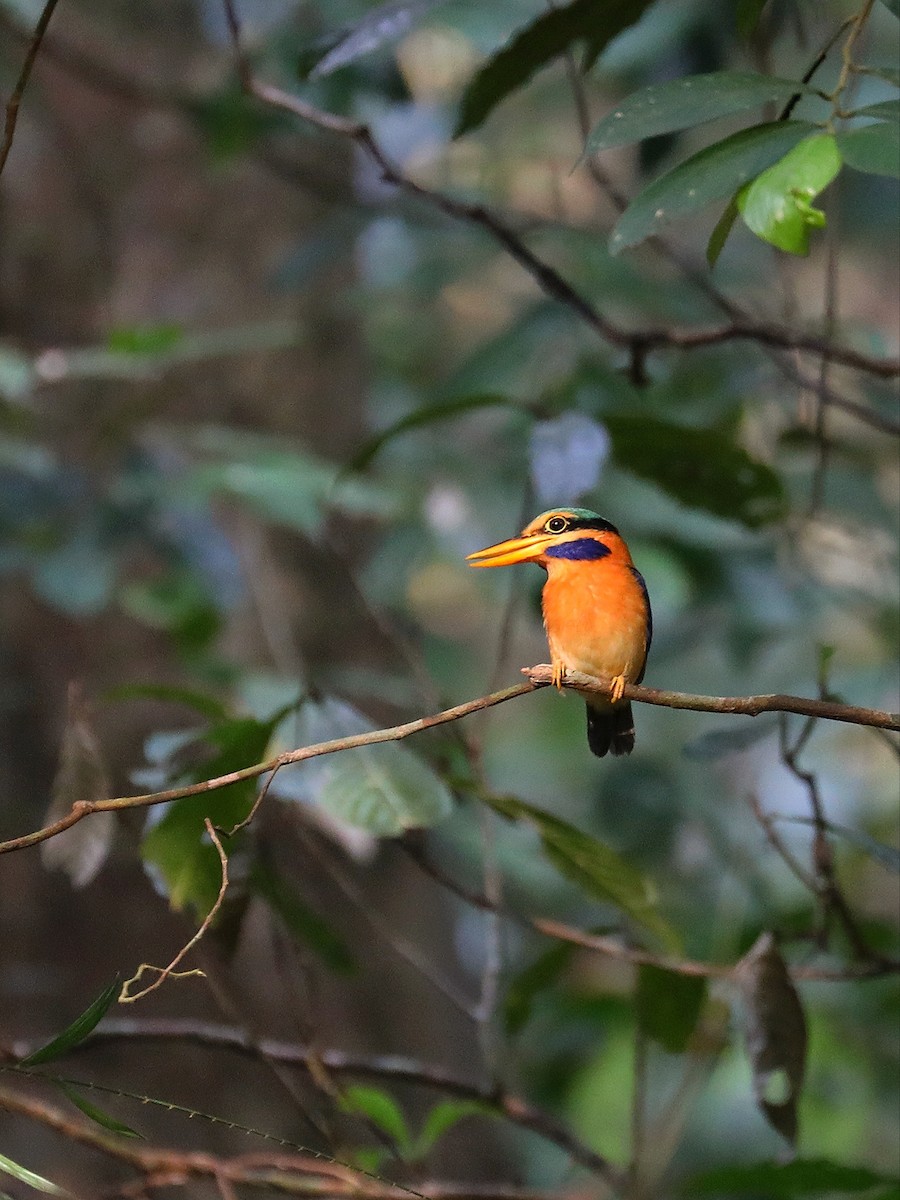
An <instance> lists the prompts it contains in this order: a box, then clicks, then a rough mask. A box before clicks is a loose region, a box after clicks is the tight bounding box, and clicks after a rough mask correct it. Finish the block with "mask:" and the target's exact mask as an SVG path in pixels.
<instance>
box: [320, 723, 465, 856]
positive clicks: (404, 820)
mask: <svg viewBox="0 0 900 1200" xmlns="http://www.w3.org/2000/svg"><path fill="white" fill-rule="evenodd" d="M318 803H319V804H320V805H321V806H322V808H324V809H326V810H327V811H328V812H330V813H331V814H332V816H335V817H338V818H340V819H341V820H342V821H346V822H347V823H348V824H349V825H356V826H358V827H359V828H360V829H365V830H367V831H368V832H369V833H372V834H374V835H375V836H376V837H398V836H399V835H400V834H401V833H404V832H405V831H406V830H407V829H428V828H430V827H431V826H432V825H437V824H438V822H439V821H443V820H444V819H445V818H446V817H448V816H449V815H450V813H451V812H452V810H453V800H452V798H451V796H450V792H449V791H448V790H447V787H446V785H445V784H444V782H443V781H442V780H441V779H440V778H439V777H438V776H437V775H436V774H435V773H434V771H432V769H431V768H430V767H429V766H428V765H427V763H425V762H424V761H423V760H422V759H421V758H419V757H418V755H416V754H415V753H414V752H413V751H411V750H407V749H406V747H405V746H400V745H398V744H397V743H396V742H385V743H383V744H381V745H376V746H360V747H358V748H357V749H355V750H344V751H342V752H341V753H340V754H336V755H332V756H330V762H329V764H328V767H327V769H326V771H325V773H324V775H323V778H322V782H321V788H320V790H319V793H318Z"/></svg>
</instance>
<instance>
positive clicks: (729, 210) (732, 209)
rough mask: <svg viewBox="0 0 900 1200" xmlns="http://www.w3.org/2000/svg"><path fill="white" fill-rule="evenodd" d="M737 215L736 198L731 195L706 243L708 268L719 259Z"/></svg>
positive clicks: (738, 214)
mask: <svg viewBox="0 0 900 1200" xmlns="http://www.w3.org/2000/svg"><path fill="white" fill-rule="evenodd" d="M739 216H740V213H739V212H738V206H737V199H736V197H734V196H732V198H731V199H730V200H729V201H728V204H727V205H726V206H725V209H724V211H723V212H722V215H721V217H719V219H718V221H716V224H715V228H714V229H713V231H712V233H711V234H710V235H709V241H708V242H707V243H706V261H707V263H709V266H710V269H712V268H713V267H714V266H715V265H716V263H717V262H718V261H719V255H720V254H721V253H722V251H723V250H724V249H725V243H726V242H727V241H728V235H729V234H730V233H731V231H732V229H733V228H734V223H735V221H736V220H737V219H738V217H739Z"/></svg>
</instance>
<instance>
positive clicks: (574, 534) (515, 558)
mask: <svg viewBox="0 0 900 1200" xmlns="http://www.w3.org/2000/svg"><path fill="white" fill-rule="evenodd" d="M467 561H468V562H469V563H471V565H472V566H473V567H505V566H508V565H509V564H511V563H520V562H533V563H537V564H538V566H539V567H542V568H543V569H544V570H545V571H546V572H547V581H546V583H545V584H544V588H543V592H542V595H541V604H542V608H543V613H544V629H545V630H546V632H547V641H548V643H549V645H550V661H551V664H552V667H553V682H554V684H555V685H556V686H557V687H558V688H561V687H562V685H563V680H564V679H565V675H566V671H568V670H572V671H583V672H584V674H586V675H594V676H600V677H601V678H605V679H609V680H611V688H610V694H609V696H608V697H606V696H594V695H592V696H591V697H590V698H589V699H588V700H587V737H588V745H589V746H590V748H591V750H592V751H593V752H594V754H596V755H597V756H598V758H603V756H604V755H605V754H607V753H609V752H610V751H612V753H613V754H615V755H619V754H630V753H631V751H632V750H633V749H634V717H633V716H632V712H631V705H630V704H629V702H628V701H627V700H623V699H622V693H623V692H624V690H625V684H626V683H640V682H641V680H642V679H643V678H644V668H645V666H646V663H647V651H648V650H649V649H650V640H651V638H652V636H653V618H652V615H651V612H650V597H649V596H648V594H647V585H646V583H645V582H644V578H643V576H642V575H641V573H640V571H638V569H637V567H636V566H635V565H634V563H633V562H632V561H631V554H630V553H629V551H628V547H627V546H626V545H625V542H624V540H623V538H622V536H621V534H620V533H619V531H618V529H616V527H615V525H612V524H610V522H609V521H606V520H604V518H603V517H601V516H600V515H599V514H598V513H595V512H592V511H591V510H590V509H589V508H554V509H551V510H550V511H549V512H545V513H541V515H540V516H539V517H535V519H534V520H533V521H531V522H530V523H529V524H528V525H526V526H525V528H524V529H523V530H522V532H521V534H520V535H519V536H518V537H514V538H510V539H508V540H507V541H505V542H498V543H497V544H496V545H494V546H488V547H487V548H486V549H485V550H478V551H476V553H474V554H470V555H468V559H467Z"/></svg>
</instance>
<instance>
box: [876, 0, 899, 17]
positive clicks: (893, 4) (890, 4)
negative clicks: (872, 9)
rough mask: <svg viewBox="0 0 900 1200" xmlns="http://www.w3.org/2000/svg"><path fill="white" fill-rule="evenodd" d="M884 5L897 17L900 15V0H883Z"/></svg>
mask: <svg viewBox="0 0 900 1200" xmlns="http://www.w3.org/2000/svg"><path fill="white" fill-rule="evenodd" d="M881 3H882V4H883V5H884V7H885V8H886V9H887V10H888V12H891V13H893V14H894V16H895V17H900V0H881Z"/></svg>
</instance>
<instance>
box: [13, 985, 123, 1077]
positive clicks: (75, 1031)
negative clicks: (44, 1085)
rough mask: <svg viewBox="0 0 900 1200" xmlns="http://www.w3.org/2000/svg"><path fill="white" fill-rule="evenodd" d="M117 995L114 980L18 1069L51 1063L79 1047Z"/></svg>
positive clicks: (21, 1063)
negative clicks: (69, 1023)
mask: <svg viewBox="0 0 900 1200" xmlns="http://www.w3.org/2000/svg"><path fill="white" fill-rule="evenodd" d="M118 994H119V980H118V978H116V979H114V980H113V981H112V983H111V984H110V985H109V987H106V988H104V989H103V991H102V992H101V993H100V995H99V996H98V997H97V999H96V1000H95V1001H94V1002H93V1003H92V1004H90V1005H89V1006H88V1007H87V1008H86V1009H85V1010H84V1012H83V1013H82V1014H81V1015H80V1016H79V1017H76V1018H75V1020H74V1021H73V1022H72V1024H71V1025H67V1026H66V1028H65V1029H64V1030H63V1031H62V1033H58V1034H57V1035H56V1037H55V1038H52V1039H51V1040H50V1041H49V1042H46V1043H45V1044H44V1045H43V1046H41V1047H40V1048H39V1049H37V1050H35V1051H34V1052H33V1053H32V1054H29V1055H28V1057H27V1058H23V1059H22V1061H21V1062H20V1063H19V1066H20V1067H37V1066H40V1064H41V1063H46V1062H52V1061H53V1060H54V1059H55V1058H61V1057H62V1056H63V1055H64V1054H67V1053H68V1052H69V1051H70V1050H71V1049H72V1048H73V1047H74V1046H77V1045H79V1044H80V1043H81V1042H83V1041H84V1039H85V1038H86V1037H87V1036H88V1034H89V1033H91V1032H92V1030H93V1029H94V1028H95V1027H96V1026H97V1025H98V1024H99V1022H100V1021H101V1020H102V1019H103V1017H104V1016H105V1015H106V1012H107V1010H108V1009H109V1007H110V1005H112V1004H114V1003H115V1000H116V997H117V996H118Z"/></svg>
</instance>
